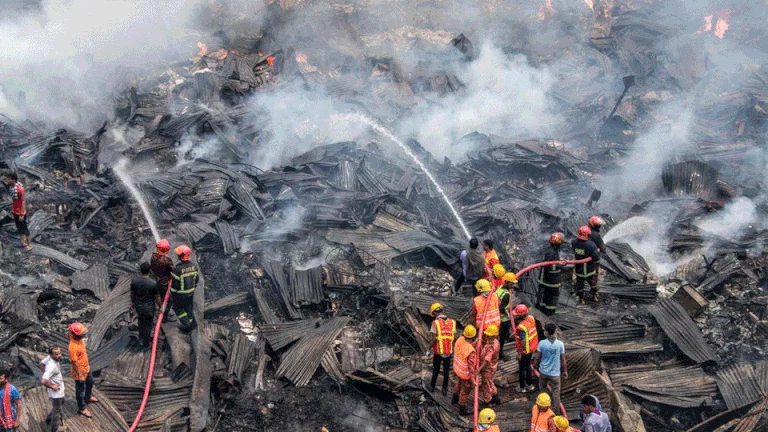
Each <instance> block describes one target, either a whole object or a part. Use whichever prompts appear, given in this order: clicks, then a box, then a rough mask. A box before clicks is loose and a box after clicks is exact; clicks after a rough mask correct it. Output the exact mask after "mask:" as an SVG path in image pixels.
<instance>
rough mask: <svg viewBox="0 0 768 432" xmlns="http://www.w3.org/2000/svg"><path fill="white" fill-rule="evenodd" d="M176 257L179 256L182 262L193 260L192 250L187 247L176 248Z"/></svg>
mask: <svg viewBox="0 0 768 432" xmlns="http://www.w3.org/2000/svg"><path fill="white" fill-rule="evenodd" d="M176 255H178V257H179V259H180V260H182V261H189V260H190V259H192V249H190V248H189V246H187V245H181V246H179V247H177V248H176Z"/></svg>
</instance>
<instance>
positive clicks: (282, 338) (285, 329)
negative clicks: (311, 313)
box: [259, 318, 320, 351]
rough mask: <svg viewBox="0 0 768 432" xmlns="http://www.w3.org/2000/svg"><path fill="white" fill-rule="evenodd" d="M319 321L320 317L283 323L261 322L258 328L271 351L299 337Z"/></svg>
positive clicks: (312, 328) (313, 327) (314, 326)
mask: <svg viewBox="0 0 768 432" xmlns="http://www.w3.org/2000/svg"><path fill="white" fill-rule="evenodd" d="M319 323H320V318H313V319H306V320H300V321H289V322H284V323H274V324H261V325H259V330H260V331H261V333H262V334H263V335H264V337H265V338H266V339H267V341H268V342H269V346H270V347H271V348H272V350H273V351H280V350H281V349H283V348H285V347H286V346H288V345H290V344H291V343H293V342H296V341H297V340H299V339H301V337H302V336H304V335H305V334H307V333H308V332H309V331H311V330H314V329H315V328H316V327H317V325H318V324H319Z"/></svg>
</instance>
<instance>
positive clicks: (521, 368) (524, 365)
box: [512, 304, 539, 393]
mask: <svg viewBox="0 0 768 432" xmlns="http://www.w3.org/2000/svg"><path fill="white" fill-rule="evenodd" d="M512 317H513V318H514V320H515V347H516V348H517V362H518V377H519V380H520V391H521V392H523V393H525V392H529V391H533V390H534V389H536V386H534V385H533V374H532V372H531V358H532V357H533V353H535V352H536V348H538V347H539V335H538V333H537V332H536V320H535V319H533V316H532V315H528V307H527V306H526V305H524V304H519V305H517V306H515V309H514V310H513V311H512Z"/></svg>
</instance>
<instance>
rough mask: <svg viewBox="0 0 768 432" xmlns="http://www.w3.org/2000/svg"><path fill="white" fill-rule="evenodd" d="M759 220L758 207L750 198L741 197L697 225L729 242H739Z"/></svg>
mask: <svg viewBox="0 0 768 432" xmlns="http://www.w3.org/2000/svg"><path fill="white" fill-rule="evenodd" d="M757 220H758V216H757V207H756V206H755V203H754V202H752V200H750V199H749V198H744V197H739V198H737V199H735V200H734V201H733V202H731V203H729V204H728V205H727V206H725V207H724V208H723V209H722V210H721V211H720V212H718V213H716V214H714V215H712V216H710V217H708V218H706V219H704V220H702V221H701V222H699V223H698V224H697V226H698V227H699V229H701V230H703V231H706V232H708V233H711V234H714V235H716V236H718V237H722V238H725V239H728V240H737V239H738V238H739V236H740V235H741V234H742V233H743V232H744V229H746V228H748V227H749V226H751V225H752V224H754V223H756V222H757Z"/></svg>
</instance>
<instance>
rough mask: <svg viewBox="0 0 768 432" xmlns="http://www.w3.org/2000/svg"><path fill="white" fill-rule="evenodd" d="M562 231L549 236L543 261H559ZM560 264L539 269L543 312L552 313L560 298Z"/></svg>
mask: <svg viewBox="0 0 768 432" xmlns="http://www.w3.org/2000/svg"><path fill="white" fill-rule="evenodd" d="M564 238H565V236H564V235H563V233H559V232H556V233H552V235H551V236H549V249H547V252H546V253H545V254H544V260H543V261H544V262H549V261H560V246H562V245H563V239H564ZM560 273H561V267H560V264H559V263H558V264H552V265H548V266H546V267H544V268H542V269H541V276H539V298H541V299H542V304H543V309H544V313H545V314H547V315H554V314H555V311H556V310H557V301H558V300H559V299H560V285H561V284H562V276H561V274H560Z"/></svg>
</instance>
